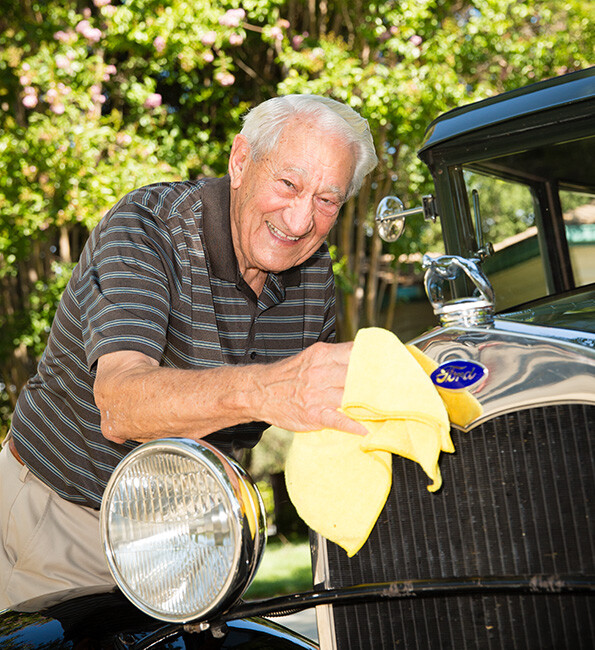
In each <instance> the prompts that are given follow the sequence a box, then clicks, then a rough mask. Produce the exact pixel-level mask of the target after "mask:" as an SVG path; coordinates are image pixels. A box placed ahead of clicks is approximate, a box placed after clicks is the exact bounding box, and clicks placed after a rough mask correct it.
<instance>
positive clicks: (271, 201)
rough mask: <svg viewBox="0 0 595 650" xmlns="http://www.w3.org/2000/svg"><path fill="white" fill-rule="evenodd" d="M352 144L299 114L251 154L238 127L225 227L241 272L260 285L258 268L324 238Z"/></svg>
mask: <svg viewBox="0 0 595 650" xmlns="http://www.w3.org/2000/svg"><path fill="white" fill-rule="evenodd" d="M354 167H355V148H354V146H353V145H349V144H347V143H346V142H345V139H344V138H343V137H341V136H339V135H337V134H333V133H331V134H329V133H326V132H324V131H322V130H321V129H320V128H319V127H318V126H316V125H310V124H308V123H307V122H305V121H304V120H302V119H301V118H299V117H298V118H293V119H292V120H290V121H289V122H288V123H287V124H286V126H285V127H284V129H283V131H282V132H281V135H280V137H279V140H278V143H277V146H276V147H275V148H274V149H273V150H272V151H270V152H269V153H268V154H266V155H265V156H263V157H262V159H260V160H258V161H254V160H253V159H252V157H251V153H250V147H249V145H248V143H247V141H246V139H245V138H244V136H242V135H238V136H236V139H235V140H234V144H233V148H232V153H231V157H230V165H229V172H230V177H231V230H232V237H233V244H234V249H235V253H236V256H237V259H238V264H239V267H240V271H241V272H242V274H243V276H244V279H245V280H246V282H248V284H250V286H251V287H252V288H253V289H254V291H255V293H256V294H259V293H260V290H261V289H262V286H263V285H264V281H265V279H266V275H267V273H268V272H270V271H272V272H274V273H278V272H280V271H284V270H286V269H289V268H292V267H294V266H298V265H299V264H301V263H302V262H304V261H305V260H307V259H308V258H309V257H311V256H312V254H313V253H314V252H316V250H318V248H320V246H321V245H322V243H323V242H324V240H325V238H326V236H327V235H328V232H329V230H330V229H331V228H332V226H333V225H334V223H335V221H336V220H337V216H338V213H339V209H340V208H341V206H342V205H343V203H344V201H345V197H346V195H347V191H348V188H349V185H350V183H351V179H352V177H353V171H354Z"/></svg>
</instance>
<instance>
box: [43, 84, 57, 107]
mask: <svg viewBox="0 0 595 650" xmlns="http://www.w3.org/2000/svg"><path fill="white" fill-rule="evenodd" d="M57 99H58V91H57V90H56V89H55V88H50V89H49V90H48V91H47V93H46V94H45V100H46V101H47V102H48V103H50V104H52V103H53V102H55V101H56V100H57Z"/></svg>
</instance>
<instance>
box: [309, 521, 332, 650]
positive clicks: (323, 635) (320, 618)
mask: <svg viewBox="0 0 595 650" xmlns="http://www.w3.org/2000/svg"><path fill="white" fill-rule="evenodd" d="M327 543H328V542H327V540H326V539H325V538H324V537H323V536H322V535H321V534H320V533H316V546H315V549H314V562H313V565H314V566H313V578H314V586H315V587H316V586H318V585H323V586H324V585H327V584H328V580H329V565H328V552H327ZM316 625H317V627H318V643H319V645H320V650H337V637H336V635H335V617H334V615H333V607H332V605H317V606H316Z"/></svg>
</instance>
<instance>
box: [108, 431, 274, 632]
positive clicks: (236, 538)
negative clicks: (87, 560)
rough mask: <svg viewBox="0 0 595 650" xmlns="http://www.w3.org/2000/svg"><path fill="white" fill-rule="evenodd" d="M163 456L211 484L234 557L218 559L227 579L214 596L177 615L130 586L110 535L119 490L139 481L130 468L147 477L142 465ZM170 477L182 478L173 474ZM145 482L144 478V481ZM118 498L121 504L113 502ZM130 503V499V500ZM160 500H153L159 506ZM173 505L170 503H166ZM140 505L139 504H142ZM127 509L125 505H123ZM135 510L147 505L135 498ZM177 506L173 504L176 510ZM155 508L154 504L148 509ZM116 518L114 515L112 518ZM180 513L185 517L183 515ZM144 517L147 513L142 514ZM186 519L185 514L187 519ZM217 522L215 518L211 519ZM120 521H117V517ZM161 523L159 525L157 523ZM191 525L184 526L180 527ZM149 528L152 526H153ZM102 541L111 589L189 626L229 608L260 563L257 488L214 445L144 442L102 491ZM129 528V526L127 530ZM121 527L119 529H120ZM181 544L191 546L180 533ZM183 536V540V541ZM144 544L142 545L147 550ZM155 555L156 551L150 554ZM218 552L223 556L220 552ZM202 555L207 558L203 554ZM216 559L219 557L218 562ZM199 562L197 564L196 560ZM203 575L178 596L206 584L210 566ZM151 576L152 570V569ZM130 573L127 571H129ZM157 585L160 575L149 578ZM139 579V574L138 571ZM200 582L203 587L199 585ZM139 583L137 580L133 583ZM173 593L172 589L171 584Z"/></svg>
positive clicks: (191, 578) (262, 522)
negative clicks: (177, 460)
mask: <svg viewBox="0 0 595 650" xmlns="http://www.w3.org/2000/svg"><path fill="white" fill-rule="evenodd" d="M166 456H172V457H174V458H175V457H179V458H181V459H183V461H184V462H185V463H186V465H188V463H190V464H192V465H193V466H194V467H195V468H196V469H197V470H199V469H200V471H201V472H204V473H206V476H207V477H208V478H207V479H205V480H207V481H208V482H211V488H212V489H213V490H215V491H216V492H217V494H218V497H219V498H220V499H221V503H220V504H219V505H218V506H217V507H218V508H219V510H220V511H221V515H222V517H223V518H222V519H221V522H222V526H223V527H224V528H225V527H226V526H227V527H228V529H226V530H225V531H224V532H223V533H222V535H224V536H225V535H227V537H226V539H227V540H228V543H229V541H230V543H231V546H232V549H233V553H232V556H231V557H229V554H228V556H227V557H226V559H225V560H223V563H224V564H225V566H227V565H228V566H227V575H226V577H225V579H224V581H223V582H222V583H218V584H217V585H216V588H215V589H214V591H216V593H213V594H212V595H211V596H209V597H208V598H206V597H205V599H204V601H203V602H202V603H200V604H198V603H194V604H188V605H186V603H184V604H183V605H178V609H177V610H176V611H171V608H170V609H168V608H167V607H163V606H157V605H156V603H155V602H152V601H151V599H150V598H147V597H146V595H144V594H143V593H141V592H142V591H143V590H142V589H139V588H138V587H135V586H134V584H132V583H134V580H132V581H131V579H130V576H129V575H127V571H126V569H125V568H124V569H123V568H122V562H121V557H122V556H126V551H124V552H123V553H122V551H118V550H117V549H116V548H114V543H120V546H122V544H123V543H125V542H126V540H124V542H122V540H119V541H117V542H114V540H113V539H112V537H113V535H112V533H113V530H114V529H115V530H118V525H117V524H114V523H113V521H114V517H118V516H120V515H119V514H118V512H117V511H115V510H114V508H116V505H114V503H115V502H116V504H118V503H120V504H121V503H124V502H125V499H123V498H122V494H123V492H122V490H123V489H125V487H124V486H126V485H129V484H130V482H131V481H132V482H133V483H134V482H135V481H136V482H137V483H138V480H139V479H138V477H135V476H134V475H133V471H134V470H135V468H138V467H144V468H145V469H144V471H145V472H146V464H147V461H148V460H150V459H157V458H160V459H161V461H162V462H164V458H165V457H166ZM175 476H178V477H179V476H181V474H180V475H175ZM160 478H161V479H162V480H163V481H164V480H169V475H168V474H163V475H162V476H161V477H160ZM145 480H147V479H146V476H145ZM118 499H119V500H120V501H119V502H118ZM133 499H134V497H133ZM160 499H161V496H159V498H158V499H157V502H158V507H159V503H161V501H160ZM168 503H169V504H170V505H172V502H171V501H169V502H168ZM143 504H144V505H143ZM126 505H128V503H126ZM136 505H139V506H142V507H145V508H146V506H147V503H146V501H143V500H142V499H140V500H139V499H138V498H137V503H136ZM179 505H180V504H179V502H175V503H174V504H173V506H174V507H178V506H179ZM154 506H155V503H153V507H154ZM114 513H115V514H114ZM151 514H152V515H155V514H156V516H159V515H160V514H163V513H162V512H161V511H159V512H157V513H154V512H152V513H151ZM182 514H185V513H182ZM145 515H146V511H145ZM186 516H188V515H186ZM215 518H216V517H215ZM120 519H122V517H121V516H120ZM159 523H162V522H159ZM185 523H186V524H187V525H190V524H189V523H188V522H185ZM144 524H145V522H144V521H141V519H140V518H139V519H138V520H136V521H135V522H134V525H136V527H137V528H140V527H142V526H143V525H144ZM152 524H153V525H154V524H155V522H152ZM100 525H101V536H102V542H103V547H104V551H105V555H106V559H107V563H108V567H109V569H110V572H111V573H112V576H113V578H114V580H115V581H116V584H117V585H118V587H119V588H120V589H121V591H122V592H123V593H124V595H125V596H126V597H127V598H128V599H129V600H130V601H131V602H132V603H133V604H134V605H135V606H136V607H138V609H140V610H141V611H143V612H145V613H146V614H149V615H150V616H153V617H154V618H157V619H159V620H163V621H167V622H172V623H187V622H189V621H196V620H204V619H205V618H207V617H208V616H212V615H213V613H215V612H222V611H224V610H225V609H226V608H228V607H229V606H231V605H232V604H233V603H234V602H235V601H236V600H237V599H238V598H239V597H240V596H241V595H242V593H243V592H244V591H245V590H246V589H247V587H248V585H249V584H250V582H251V580H252V578H253V577H254V574H255V573H256V570H257V568H258V565H259V563H260V560H261V558H262V553H263V551H264V547H265V544H266V519H265V512H264V506H263V502H262V498H261V496H260V493H259V492H258V489H257V487H256V485H255V484H254V483H253V481H252V479H251V478H250V477H249V475H248V474H247V473H246V471H245V470H244V469H243V468H242V467H241V466H240V465H239V464H238V463H237V462H236V461H234V460H233V459H231V458H229V457H227V456H225V455H224V454H222V453H221V452H220V451H218V450H217V449H216V448H214V447H213V446H211V445H209V444H208V443H206V442H203V441H200V442H197V441H194V440H190V439H183V438H166V439H161V440H155V441H152V442H147V443H144V444H142V445H140V446H139V447H137V448H136V449H134V450H133V451H132V452H131V453H130V454H128V455H127V456H126V457H125V458H124V459H123V460H122V461H121V463H120V464H119V465H118V467H117V468H116V469H115V471H114V473H113V474H112V476H111V478H110V480H109V482H108V484H107V487H106V489H105V492H104V497H103V501H102V506H101V514H100ZM134 525H132V524H131V526H132V527H134ZM168 526H170V527H171V526H173V524H171V523H170V522H166V523H165V524H164V525H163V528H165V529H166V535H165V536H166V537H167V536H168V535H170V536H173V535H174V533H171V532H169V531H167V527H168ZM120 527H121V526H120ZM182 535H183V538H184V540H186V541H185V543H186V544H188V546H189V547H190V546H192V543H191V542H190V541H188V540H189V539H190V537H191V533H186V534H184V533H183V534H182ZM184 535H185V536H184ZM158 536H159V535H155V534H152V535H149V536H148V538H147V539H148V540H149V541H147V542H146V544H150V543H151V542H150V540H151V539H156V538H157V537H158ZM130 542H131V544H134V543H138V544H140V546H141V547H142V546H143V543H144V542H145V538H143V537H142V536H141V537H139V538H133V539H131V540H130ZM146 544H144V545H145V546H146ZM155 552H158V551H155ZM221 552H222V553H223V552H224V551H221ZM204 553H205V555H207V556H208V557H210V556H209V553H208V550H206V551H205V552H204ZM218 559H219V560H220V558H218ZM197 561H198V560H197ZM221 562H222V561H218V562H217V568H218V570H219V571H221ZM204 570H205V571H207V573H204V572H201V571H196V572H191V574H189V575H187V582H185V583H184V585H179V586H178V591H184V590H186V591H190V590H196V589H201V588H202V587H201V586H200V585H202V584H204V581H205V580H206V581H207V582H208V580H210V579H211V578H212V575H211V574H210V573H208V571H209V570H210V567H209V566H208V565H205V567H204ZM145 571H146V577H147V579H149V578H148V576H149V575H150V573H151V566H146V567H145ZM153 571H155V568H153ZM128 573H129V571H128ZM154 575H155V576H156V577H157V580H158V581H159V576H160V575H161V572H160V573H154ZM141 576H142V572H141ZM201 580H202V581H203V582H201ZM137 583H138V580H137ZM173 589H174V590H175V589H176V587H175V585H174V587H173ZM176 597H177V602H179V601H180V597H179V594H176ZM190 600H192V599H190Z"/></svg>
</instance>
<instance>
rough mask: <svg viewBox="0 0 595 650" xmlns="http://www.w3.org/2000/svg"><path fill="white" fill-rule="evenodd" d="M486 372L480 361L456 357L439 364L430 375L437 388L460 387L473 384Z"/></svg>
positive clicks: (485, 374)
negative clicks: (453, 359)
mask: <svg viewBox="0 0 595 650" xmlns="http://www.w3.org/2000/svg"><path fill="white" fill-rule="evenodd" d="M487 374H488V369H487V368H486V367H485V366H482V365H481V364H480V363H475V362H474V361H465V360H464V359H456V360H455V361H447V362H446V363H442V364H440V365H439V366H438V367H437V368H436V370H434V372H433V373H432V374H431V375H430V377H431V379H432V381H433V382H434V385H435V386H438V387H439V388H450V389H455V390H456V389H461V388H469V387H471V386H475V384H477V383H478V382H480V381H481V380H482V379H483V378H484V377H486V376H487Z"/></svg>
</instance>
